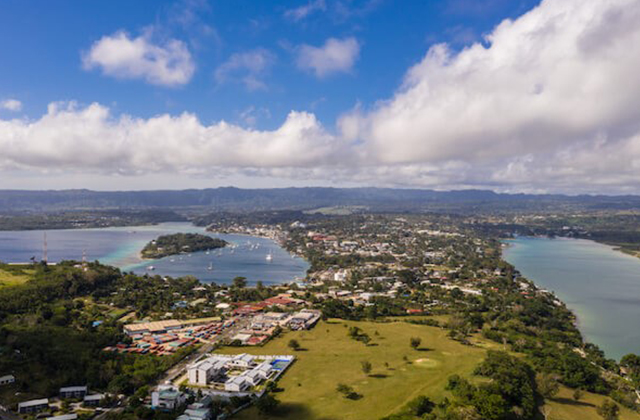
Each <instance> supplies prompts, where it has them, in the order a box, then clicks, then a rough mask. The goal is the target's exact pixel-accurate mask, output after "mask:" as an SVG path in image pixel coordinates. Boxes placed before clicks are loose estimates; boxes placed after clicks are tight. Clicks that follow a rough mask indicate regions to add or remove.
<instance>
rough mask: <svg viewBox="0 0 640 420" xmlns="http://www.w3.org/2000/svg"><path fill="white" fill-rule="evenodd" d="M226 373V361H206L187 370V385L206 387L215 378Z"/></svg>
mask: <svg viewBox="0 0 640 420" xmlns="http://www.w3.org/2000/svg"><path fill="white" fill-rule="evenodd" d="M225 372H226V360H219V359H212V358H211V359H206V360H202V361H200V362H197V363H194V364H193V365H191V366H189V368H187V375H188V377H189V383H190V384H193V385H208V384H209V382H210V381H211V380H212V379H214V378H216V377H217V376H220V375H223V374H224V373H225Z"/></svg>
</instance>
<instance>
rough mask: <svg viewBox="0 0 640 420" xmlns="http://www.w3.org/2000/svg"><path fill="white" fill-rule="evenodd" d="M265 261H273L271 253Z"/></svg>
mask: <svg viewBox="0 0 640 420" xmlns="http://www.w3.org/2000/svg"><path fill="white" fill-rule="evenodd" d="M266 260H267V261H269V262H271V261H273V255H271V253H268V254H267V257H266Z"/></svg>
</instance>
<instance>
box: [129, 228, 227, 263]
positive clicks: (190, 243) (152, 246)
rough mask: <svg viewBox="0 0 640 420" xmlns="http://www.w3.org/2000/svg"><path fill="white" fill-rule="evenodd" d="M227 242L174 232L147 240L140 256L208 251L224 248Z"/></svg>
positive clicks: (195, 234)
mask: <svg viewBox="0 0 640 420" xmlns="http://www.w3.org/2000/svg"><path fill="white" fill-rule="evenodd" d="M226 245H227V242H226V241H224V240H222V239H219V238H212V237H211V236H207V235H201V234H199V233H176V234H173V235H163V236H160V237H158V238H157V239H156V240H153V241H151V242H149V243H148V244H147V245H145V247H144V248H143V249H142V252H141V255H142V258H146V259H155V258H162V257H167V256H169V255H176V254H182V253H186V252H198V251H209V250H211V249H217V248H224V247H225V246H226Z"/></svg>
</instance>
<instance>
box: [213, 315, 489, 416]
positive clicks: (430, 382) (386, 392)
mask: <svg viewBox="0 0 640 420" xmlns="http://www.w3.org/2000/svg"><path fill="white" fill-rule="evenodd" d="M349 326H358V327H359V328H361V329H362V330H363V331H364V332H365V333H367V334H369V336H370V337H371V338H372V342H371V343H372V344H370V345H369V346H365V345H364V344H363V343H361V342H359V341H356V340H353V339H351V338H350V337H348V335H347V332H348V327H349ZM376 332H377V333H376ZM411 337H420V338H421V339H422V345H421V348H420V349H419V350H413V349H412V348H410V346H409V340H410V338H411ZM292 338H295V339H296V340H298V342H299V343H300V345H301V347H302V348H303V350H301V351H298V352H294V351H292V350H291V349H289V348H288V347H287V343H288V342H289V340H290V339H292ZM479 344H482V345H483V346H491V344H490V343H484V342H482V343H479ZM220 352H223V353H242V352H249V353H253V354H294V355H295V356H296V357H297V358H298V360H297V361H296V362H295V363H294V364H293V366H292V367H291V368H290V370H289V371H288V372H286V373H285V374H284V375H283V377H282V379H281V380H280V381H279V386H280V387H282V388H284V391H283V392H280V393H277V394H276V396H277V398H278V399H279V400H280V401H281V402H282V404H281V405H282V407H281V409H280V413H277V414H278V416H277V417H274V418H277V419H299V420H304V419H378V418H380V417H383V416H386V415H388V414H391V413H394V412H396V411H398V410H399V409H400V408H401V407H402V406H403V405H404V404H405V403H406V402H407V401H409V400H411V399H412V398H415V397H416V396H418V395H421V394H424V395H427V396H428V397H429V398H431V399H432V400H440V399H441V398H442V397H444V396H445V394H446V391H445V390H444V387H445V385H446V381H447V378H448V377H449V376H450V375H452V374H454V373H458V374H462V375H468V374H470V373H471V371H472V370H473V368H474V367H475V366H476V365H477V364H478V363H479V362H480V361H481V360H482V359H483V357H484V354H485V350H484V349H483V348H481V347H479V346H478V347H476V346H464V345H462V344H460V343H458V342H455V341H452V340H450V339H448V338H447V337H446V331H445V330H441V329H439V328H434V327H428V326H423V325H413V324H408V323H405V322H390V323H373V322H354V321H342V320H334V321H329V322H320V323H319V324H318V325H317V326H316V327H315V328H314V329H313V330H311V331H299V332H288V333H286V334H284V335H283V337H280V338H277V339H275V340H273V341H271V342H270V343H268V344H266V345H265V346H264V347H261V348H251V349H247V348H232V347H227V348H223V349H221V350H220ZM405 356H406V357H407V359H408V362H407V361H405V360H403V357H405ZM363 360H367V361H369V362H371V364H372V365H373V369H372V372H371V374H370V375H365V374H364V373H363V372H362V369H361V364H360V363H361V362H362V361H363ZM385 363H388V367H387V366H386V365H385ZM339 383H344V384H347V385H349V386H352V387H353V388H354V389H355V391H356V392H358V393H359V394H362V398H361V399H359V400H355V401H354V400H349V399H345V398H343V397H342V396H341V394H339V393H338V392H337V391H336V386H337V385H338V384H339ZM256 416H257V413H256V412H255V409H254V408H251V409H249V410H246V411H244V412H241V413H239V414H238V415H237V416H236V417H234V418H238V419H253V418H256Z"/></svg>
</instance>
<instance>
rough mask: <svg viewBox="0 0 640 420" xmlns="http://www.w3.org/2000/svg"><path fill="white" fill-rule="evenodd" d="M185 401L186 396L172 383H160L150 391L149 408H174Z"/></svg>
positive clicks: (169, 409)
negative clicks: (155, 388)
mask: <svg viewBox="0 0 640 420" xmlns="http://www.w3.org/2000/svg"><path fill="white" fill-rule="evenodd" d="M186 401H187V398H186V396H185V395H184V394H183V393H182V392H180V391H179V390H178V388H176V387H175V386H173V385H160V386H159V387H158V389H157V390H155V391H154V392H152V393H151V408H153V409H160V410H168V411H171V410H175V409H176V408H178V407H180V406H181V405H183V404H184V403H185V402H186Z"/></svg>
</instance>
